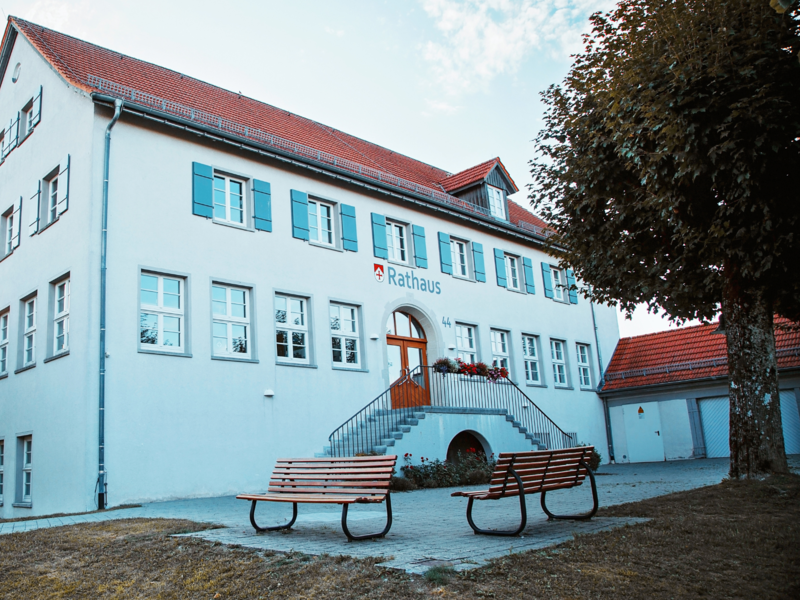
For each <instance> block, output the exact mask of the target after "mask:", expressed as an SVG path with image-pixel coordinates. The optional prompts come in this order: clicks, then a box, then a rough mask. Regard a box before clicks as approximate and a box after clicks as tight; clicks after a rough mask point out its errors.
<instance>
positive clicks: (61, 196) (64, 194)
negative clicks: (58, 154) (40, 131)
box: [57, 154, 69, 215]
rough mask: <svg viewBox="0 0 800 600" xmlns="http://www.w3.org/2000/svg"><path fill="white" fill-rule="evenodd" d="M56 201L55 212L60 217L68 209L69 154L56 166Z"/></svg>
mask: <svg viewBox="0 0 800 600" xmlns="http://www.w3.org/2000/svg"><path fill="white" fill-rule="evenodd" d="M57 199H58V203H57V210H58V214H59V215H60V214H61V213H63V212H64V211H66V210H67V209H68V208H69V154H67V155H66V156H65V157H64V158H62V159H61V162H60V163H59V165H58V195H57Z"/></svg>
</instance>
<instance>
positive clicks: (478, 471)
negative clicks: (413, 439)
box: [396, 448, 497, 489]
mask: <svg viewBox="0 0 800 600" xmlns="http://www.w3.org/2000/svg"><path fill="white" fill-rule="evenodd" d="M412 459H413V457H412V455H411V454H408V453H406V454H405V456H403V461H404V462H405V464H404V465H403V466H402V467H400V470H401V471H402V472H403V478H405V479H406V480H407V482H408V483H411V484H413V487H411V486H408V485H407V484H406V485H403V484H401V483H400V482H397V484H396V486H397V488H398V489H400V488H405V489H414V488H415V487H416V488H438V487H451V486H459V485H479V484H482V483H489V479H490V478H491V475H492V471H494V466H495V463H496V462H497V461H496V460H495V458H494V454H492V455H491V456H489V458H488V459H487V458H486V456H485V455H484V454H483V453H482V452H478V451H477V450H476V449H475V448H468V449H467V451H466V453H465V454H462V453H461V452H460V451H459V453H458V460H456V461H452V462H450V461H446V460H445V461H441V460H439V459H438V458H437V459H435V460H430V459H427V458H425V457H424V456H423V457H420V464H418V465H414V464H412Z"/></svg>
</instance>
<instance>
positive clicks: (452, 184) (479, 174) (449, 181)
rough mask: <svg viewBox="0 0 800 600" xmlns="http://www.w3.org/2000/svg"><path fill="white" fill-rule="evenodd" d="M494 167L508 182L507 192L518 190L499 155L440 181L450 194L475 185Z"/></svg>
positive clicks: (486, 176)
mask: <svg viewBox="0 0 800 600" xmlns="http://www.w3.org/2000/svg"><path fill="white" fill-rule="evenodd" d="M495 169H498V170H499V172H500V174H501V177H502V178H503V179H504V180H506V182H507V184H508V189H507V190H506V192H507V193H509V194H514V193H516V192H518V191H519V188H518V187H517V184H516V183H514V180H513V179H512V178H511V175H509V174H508V171H507V170H506V168H505V166H504V165H503V163H502V161H501V160H500V158H499V157H495V158H492V159H491V160H487V161H486V162H482V163H481V164H479V165H475V166H474V167H470V168H469V169H465V170H463V171H461V172H460V173H456V174H455V175H449V176H448V177H445V178H444V179H442V181H441V182H440V183H441V186H442V188H443V189H444V191H445V192H447V193H448V194H450V193H453V192H456V191H458V190H461V189H464V188H466V187H469V186H471V185H475V184H476V183H481V182H484V181H486V179H487V178H488V177H489V175H490V174H491V173H492V171H494V170H495Z"/></svg>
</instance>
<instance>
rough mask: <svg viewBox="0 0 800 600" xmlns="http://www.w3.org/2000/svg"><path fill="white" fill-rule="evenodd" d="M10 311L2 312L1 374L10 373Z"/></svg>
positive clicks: (0, 327)
mask: <svg viewBox="0 0 800 600" xmlns="http://www.w3.org/2000/svg"><path fill="white" fill-rule="evenodd" d="M10 314H11V312H10V311H8V310H7V311H5V312H4V313H1V314H0V375H5V374H7V373H8V324H9V322H10V321H11V318H10Z"/></svg>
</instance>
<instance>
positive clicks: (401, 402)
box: [386, 311, 431, 408]
mask: <svg viewBox="0 0 800 600" xmlns="http://www.w3.org/2000/svg"><path fill="white" fill-rule="evenodd" d="M386 349H387V354H388V367H389V380H390V382H391V385H393V386H394V387H393V388H392V391H391V397H392V408H409V407H414V406H428V405H430V403H431V397H430V391H429V386H428V371H427V369H422V372H419V371H416V372H415V373H413V374H412V375H411V376H410V377H409V374H410V373H411V372H412V371H414V369H415V368H416V367H418V366H425V365H426V364H427V356H426V355H427V341H426V340H425V331H424V330H423V329H422V327H421V326H420V324H419V323H418V322H417V320H416V319H414V317H412V316H411V315H409V314H406V313H404V312H401V311H396V312H394V313H392V314H391V315H390V316H389V320H388V321H387V323H386ZM398 381H400V383H398ZM395 384H396V385H395Z"/></svg>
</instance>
